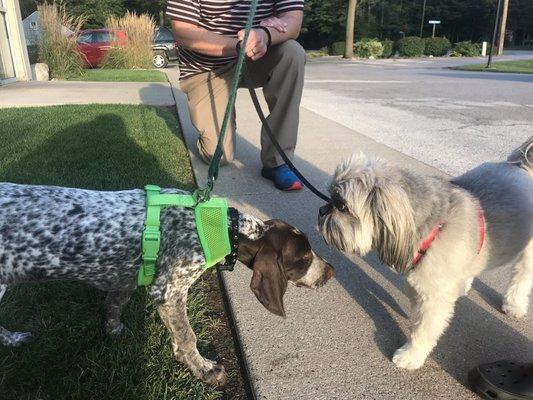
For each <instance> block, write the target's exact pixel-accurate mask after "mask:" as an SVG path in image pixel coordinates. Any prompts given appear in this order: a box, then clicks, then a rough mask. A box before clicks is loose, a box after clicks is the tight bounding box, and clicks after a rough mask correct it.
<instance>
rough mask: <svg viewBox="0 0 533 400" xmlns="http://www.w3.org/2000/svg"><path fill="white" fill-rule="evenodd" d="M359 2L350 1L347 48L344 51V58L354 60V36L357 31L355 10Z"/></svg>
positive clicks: (347, 22)
mask: <svg viewBox="0 0 533 400" xmlns="http://www.w3.org/2000/svg"><path fill="white" fill-rule="evenodd" d="M356 7H357V0H349V2H348V17H347V18H346V48H345V49H344V58H353V35H354V29H355V9H356Z"/></svg>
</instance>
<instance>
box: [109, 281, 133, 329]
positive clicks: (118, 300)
mask: <svg viewBox="0 0 533 400" xmlns="http://www.w3.org/2000/svg"><path fill="white" fill-rule="evenodd" d="M132 294H133V291H131V290H125V291H118V292H108V293H107V297H106V307H107V319H106V322H105V329H106V332H107V333H108V334H109V335H112V336H119V335H121V334H122V333H124V329H125V328H124V324H123V323H122V322H121V321H120V316H121V315H122V311H123V310H124V307H125V306H126V304H128V302H129V301H130V298H131V295H132Z"/></svg>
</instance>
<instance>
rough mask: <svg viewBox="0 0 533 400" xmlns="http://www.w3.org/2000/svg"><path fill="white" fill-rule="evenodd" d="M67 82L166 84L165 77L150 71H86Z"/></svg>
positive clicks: (162, 74)
mask: <svg viewBox="0 0 533 400" xmlns="http://www.w3.org/2000/svg"><path fill="white" fill-rule="evenodd" d="M67 80H69V81H91V82H167V76H166V75H165V74H164V73H163V72H161V71H156V70H151V69H146V70H144V69H143V70H137V69H86V70H84V71H83V75H81V76H74V77H70V78H68V79H67Z"/></svg>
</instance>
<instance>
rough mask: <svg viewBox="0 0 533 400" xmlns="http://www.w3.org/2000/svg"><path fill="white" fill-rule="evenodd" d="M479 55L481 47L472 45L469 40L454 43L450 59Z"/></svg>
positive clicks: (476, 44) (477, 44)
mask: <svg viewBox="0 0 533 400" xmlns="http://www.w3.org/2000/svg"><path fill="white" fill-rule="evenodd" d="M480 55H481V45H480V44H479V43H472V42H471V41H470V40H469V41H466V42H459V43H455V46H454V48H453V50H452V53H451V56H452V57H477V56H480Z"/></svg>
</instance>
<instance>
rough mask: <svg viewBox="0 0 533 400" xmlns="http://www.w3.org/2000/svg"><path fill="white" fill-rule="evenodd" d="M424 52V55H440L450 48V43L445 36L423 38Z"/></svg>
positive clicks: (443, 54)
mask: <svg viewBox="0 0 533 400" xmlns="http://www.w3.org/2000/svg"><path fill="white" fill-rule="evenodd" d="M424 45H425V47H424V54H425V55H426V56H435V57H442V56H445V55H446V54H447V53H448V51H449V50H450V49H451V48H452V44H451V43H450V41H449V40H448V39H446V38H445V37H436V38H425V39H424Z"/></svg>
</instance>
